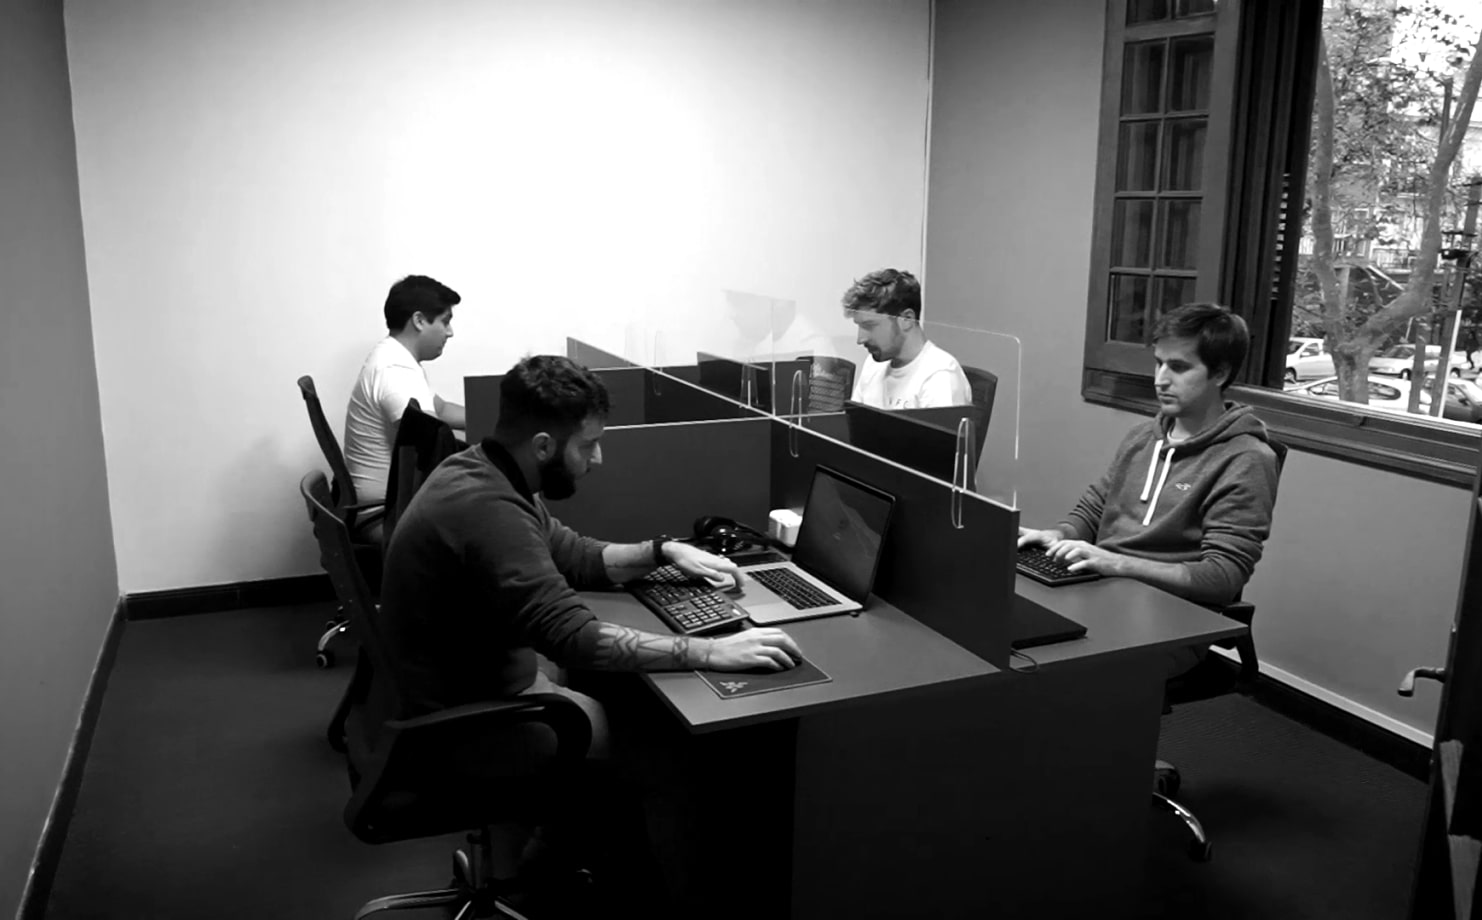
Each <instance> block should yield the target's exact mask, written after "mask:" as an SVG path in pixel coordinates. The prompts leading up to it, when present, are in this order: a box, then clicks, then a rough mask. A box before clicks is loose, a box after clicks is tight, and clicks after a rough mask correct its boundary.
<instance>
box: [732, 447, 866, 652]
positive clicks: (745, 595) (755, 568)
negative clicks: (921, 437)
mask: <svg viewBox="0 0 1482 920" xmlns="http://www.w3.org/2000/svg"><path fill="white" fill-rule="evenodd" d="M894 507H895V496H893V495H890V494H889V493H887V492H882V491H880V490H879V489H876V488H874V487H872V486H868V485H865V484H864V483H862V482H860V481H859V480H857V479H851V478H849V477H848V476H845V475H843V474H842V473H840V472H838V471H837V470H832V469H829V468H828V467H826V466H820V467H817V468H816V469H815V470H814V471H813V483H812V485H811V486H809V488H808V501H807V503H806V504H805V505H804V506H803V523H802V526H801V527H800V528H799V530H798V540H797V544H796V545H795V546H794V548H793V553H792V559H791V561H785V562H768V563H763V564H757V565H744V564H743V565H741V566H740V571H741V572H742V574H743V575H744V578H743V579H742V584H741V588H740V590H739V591H732V592H726V593H727V595H728V596H729V597H730V598H731V599H732V600H734V601H735V602H736V604H737V605H738V606H740V607H741V608H742V609H744V610H745V611H746V615H747V617H749V618H750V619H751V621H752V622H753V623H755V624H757V625H758V626H769V625H771V624H773V623H788V622H791V621H793V620H806V619H811V618H813V617H823V616H831V615H833V614H836V613H853V612H854V611H856V610H862V609H864V605H865V601H866V600H868V599H869V596H870V591H871V590H872V589H873V588H874V586H875V571H876V570H877V569H878V568H879V565H880V553H881V550H882V548H883V547H884V545H885V532H886V528H887V527H888V526H889V524H890V513H891V510H892V509H893V508H894Z"/></svg>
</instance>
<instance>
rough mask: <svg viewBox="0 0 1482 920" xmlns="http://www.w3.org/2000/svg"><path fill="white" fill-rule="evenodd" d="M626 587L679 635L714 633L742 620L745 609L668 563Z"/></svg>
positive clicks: (700, 580)
mask: <svg viewBox="0 0 1482 920" xmlns="http://www.w3.org/2000/svg"><path fill="white" fill-rule="evenodd" d="M629 590H631V591H632V592H633V596H634V597H637V598H638V599H639V600H640V601H642V602H643V603H644V604H645V605H646V606H647V607H648V609H650V610H652V611H653V612H654V613H655V614H657V615H658V617H659V619H661V620H663V621H664V625H665V626H668V627H669V629H670V630H672V631H673V632H676V633H679V634H680V635H683V636H698V635H704V634H705V633H710V632H716V631H718V630H722V629H726V628H727V627H730V626H732V625H734V624H736V623H739V622H740V621H742V620H744V619H746V611H745V610H742V609H741V608H740V607H738V606H736V603H735V602H734V601H732V600H731V599H730V598H728V597H726V596H725V595H724V594H721V593H720V592H719V591H717V590H715V588H713V587H711V585H710V583H709V582H707V581H705V580H704V579H702V578H692V577H690V576H689V575H686V574H684V573H683V572H681V571H680V570H679V569H678V568H676V567H675V566H672V565H666V566H663V567H661V568H657V569H654V570H653V571H652V572H650V573H648V575H646V576H644V578H643V579H641V580H640V581H636V582H634V583H633V584H631V585H630V586H629Z"/></svg>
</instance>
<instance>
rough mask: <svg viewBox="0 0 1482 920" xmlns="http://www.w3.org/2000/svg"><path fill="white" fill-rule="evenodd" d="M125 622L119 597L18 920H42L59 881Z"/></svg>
mask: <svg viewBox="0 0 1482 920" xmlns="http://www.w3.org/2000/svg"><path fill="white" fill-rule="evenodd" d="M124 621H125V618H124V600H123V598H119V599H118V603H116V604H115V605H114V607H113V616H112V617H111V618H110V619H109V620H108V629H107V631H106V632H105V633H104V634H103V644H102V646H101V647H100V648H99V649H98V657H97V659H96V660H95V661H94V662H93V673H92V676H91V677H90V678H89V679H88V685H87V692H86V693H85V694H84V696H83V699H82V710H81V711H80V712H79V713H78V716H77V728H76V729H75V730H74V731H73V733H72V743H71V744H70V745H69V746H68V748H67V759H66V761H64V762H63V764H62V777H61V780H60V781H59V782H58V783H57V791H56V794H55V795H54V796H52V800H51V808H50V809H49V810H48V812H47V815H46V823H45V824H44V825H42V828H41V840H40V842H39V843H38V844H37V845H36V855H35V857H34V858H33V859H32V861H31V871H30V872H29V873H28V874H27V876H26V885H25V887H24V888H23V889H22V890H21V906H20V909H19V910H18V911H16V920H41V917H42V916H43V915H44V914H45V913H46V902H47V901H48V900H50V898H51V885H52V881H53V880H54V879H55V878H56V876H57V866H58V864H59V863H60V862H61V859H62V845H63V844H64V843H65V842H66V840H67V829H68V828H69V827H70V826H71V824H72V813H73V812H74V811H75V810H76V809H77V794H78V792H79V791H80V790H81V789H82V774H83V770H84V768H85V767H86V766H87V757H88V752H89V750H91V748H92V746H93V732H94V730H95V729H96V728H97V727H98V715H99V713H101V712H102V710H103V696H104V694H105V692H106V691H107V689H108V678H109V676H110V675H111V674H112V673H113V663H114V661H115V660H116V659H117V658H118V644H119V640H120V639H121V638H122V637H123V624H124Z"/></svg>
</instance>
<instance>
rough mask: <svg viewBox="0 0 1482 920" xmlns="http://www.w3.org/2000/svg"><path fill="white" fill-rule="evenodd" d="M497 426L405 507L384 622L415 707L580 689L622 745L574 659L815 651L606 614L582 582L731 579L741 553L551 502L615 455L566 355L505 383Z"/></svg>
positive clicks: (769, 637) (693, 658)
mask: <svg viewBox="0 0 1482 920" xmlns="http://www.w3.org/2000/svg"><path fill="white" fill-rule="evenodd" d="M500 401H501V405H500V416H499V423H498V425H497V427H496V429H495V433H494V436H493V437H491V438H487V439H485V440H484V441H483V442H482V443H480V444H477V445H474V446H472V447H470V448H468V449H467V450H465V451H462V452H460V453H457V454H454V455H453V456H452V457H449V458H448V459H447V460H445V461H443V463H442V464H441V465H440V466H439V467H438V468H437V469H436V470H434V471H433V472H432V474H431V475H430V476H429V477H428V478H427V481H426V482H425V483H423V485H422V487H421V488H420V489H419V490H418V492H417V494H416V496H415V497H414V498H413V499H412V501H411V503H410V504H409V505H408V506H407V509H406V512H405V513H404V514H403V515H402V517H401V519H400V520H398V521H397V524H396V528H395V531H394V532H393V534H392V537H391V541H390V543H389V545H388V547H387V551H386V561H385V570H384V577H383V581H382V588H381V604H380V609H379V611H378V612H377V613H376V614H375V618H376V624H377V626H378V627H379V630H380V631H381V633H382V635H383V636H384V638H385V641H386V645H387V646H388V648H389V649H390V650H391V657H392V659H393V661H394V665H393V666H394V668H395V669H396V670H397V677H398V684H399V686H400V689H401V691H402V696H403V702H402V705H403V706H404V707H405V710H406V711H405V712H402V713H400V715H402V716H405V717H410V716H416V715H421V714H425V713H428V712H433V711H436V710H440V709H446V708H449V707H453V706H458V705H461V704H465V703H471V702H477V701H483V700H490V699H499V698H502V697H509V696H514V695H518V694H521V693H532V692H541V693H548V692H556V693H562V694H565V695H567V696H569V697H571V698H572V699H574V700H575V701H576V702H577V703H579V704H580V705H581V706H582V708H583V710H584V711H586V713H587V716H588V718H589V719H590V720H591V721H592V729H593V732H592V756H594V757H597V758H604V757H606V756H607V754H608V753H609V752H608V745H609V738H608V729H607V718H606V713H605V712H604V710H603V707H602V706H601V705H600V704H599V703H597V702H596V701H595V700H594V699H592V698H591V697H589V696H587V695H585V694H582V693H578V692H576V691H574V690H571V689H569V688H568V687H566V686H565V685H564V683H565V682H564V679H563V673H562V671H561V670H560V669H561V668H576V669H595V670H606V671H623V670H626V671H634V670H665V669H688V668H710V669H714V670H722V671H733V670H743V669H747V668H757V667H764V668H772V669H776V670H782V669H785V668H790V667H793V666H794V665H795V664H796V662H797V660H798V659H799V658H800V657H801V652H800V650H799V649H798V646H797V644H796V643H795V642H794V641H793V640H792V638H791V637H789V636H788V635H787V634H786V633H784V632H783V631H782V630H779V629H770V628H762V629H748V630H745V631H743V632H738V633H734V634H732V635H727V636H723V637H719V638H714V639H701V638H689V637H685V636H675V635H659V634H656V633H648V632H643V631H641V630H637V629H630V628H628V627H625V626H618V625H616V624H613V623H604V622H601V621H599V620H598V619H597V618H596V617H595V616H594V615H593V614H592V612H591V611H590V610H588V609H587V606H586V604H585V603H584V602H583V601H582V598H581V597H580V595H579V594H578V593H577V592H578V591H580V590H583V589H591V588H600V587H610V586H612V585H614V584H617V583H621V582H624V581H628V580H631V579H634V578H637V577H640V576H642V575H643V574H645V573H647V572H649V571H652V570H653V569H654V568H655V567H656V566H658V565H660V564H664V563H673V564H674V565H676V566H678V567H679V568H680V569H681V570H683V571H685V572H687V573H690V574H692V575H697V576H701V577H704V578H707V579H710V580H712V581H714V582H716V583H717V584H724V583H728V582H729V580H730V579H733V578H735V577H737V572H736V567H735V565H734V563H732V562H730V561H729V560H727V559H723V558H721V557H719V556H714V555H711V554H710V553H707V552H704V551H702V550H700V549H699V548H697V547H694V546H690V545H688V544H685V543H679V542H676V541H673V540H669V539H667V538H655V539H654V540H650V541H646V542H644V543H638V544H616V543H603V542H601V541H598V540H594V539H592V538H590V537H585V536H582V535H580V534H577V533H576V532H575V531H573V530H571V529H570V528H568V527H566V526H564V525H562V524H561V523H560V522H559V521H557V520H556V519H555V518H553V517H551V515H550V514H549V512H547V510H546V507H545V504H544V502H543V501H542V499H541V496H544V497H546V498H551V499H562V498H566V497H569V496H570V495H571V494H572V493H574V492H575V490H576V484H577V481H578V480H579V479H581V478H582V477H583V476H585V475H586V474H587V473H588V472H590V471H591V470H592V469H593V468H594V467H597V466H600V465H601V463H602V447H601V443H600V442H601V439H602V432H603V426H604V422H605V419H606V416H607V411H608V396H607V391H606V388H605V387H604V386H603V384H602V382H601V381H600V380H599V379H598V378H597V377H596V376H595V375H594V374H592V373H591V372H590V371H588V370H587V369H586V368H583V367H581V366H579V365H577V364H575V363H573V362H571V361H570V360H568V359H566V358H561V357H554V356H547V355H540V356H535V357H530V358H526V359H524V360H522V361H520V362H519V364H517V365H515V367H514V368H513V369H512V370H511V371H510V372H509V373H508V374H507V375H505V378H504V380H503V382H502V383H501V384H500Z"/></svg>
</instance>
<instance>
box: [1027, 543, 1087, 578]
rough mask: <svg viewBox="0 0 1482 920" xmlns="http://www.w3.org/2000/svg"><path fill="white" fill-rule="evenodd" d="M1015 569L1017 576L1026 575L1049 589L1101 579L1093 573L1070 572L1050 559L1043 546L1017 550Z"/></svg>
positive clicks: (1058, 562)
mask: <svg viewBox="0 0 1482 920" xmlns="http://www.w3.org/2000/svg"><path fill="white" fill-rule="evenodd" d="M1016 567H1017V568H1018V570H1019V574H1021V575H1028V576H1029V577H1030V578H1033V579H1034V580H1035V581H1037V582H1039V583H1040V584H1044V585H1050V586H1051V587H1059V586H1060V585H1073V584H1078V583H1079V582H1083V581H1095V580H1096V579H1098V578H1100V577H1101V576H1100V575H1098V574H1096V573H1095V572H1072V571H1071V570H1070V569H1069V568H1067V567H1066V566H1065V564H1064V563H1062V562H1060V561H1059V560H1057V559H1053V558H1051V557H1050V555H1049V554H1048V553H1046V552H1045V548H1044V547H1043V546H1026V547H1024V548H1023V549H1021V550H1019V560H1018V563H1017V565H1016Z"/></svg>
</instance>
